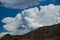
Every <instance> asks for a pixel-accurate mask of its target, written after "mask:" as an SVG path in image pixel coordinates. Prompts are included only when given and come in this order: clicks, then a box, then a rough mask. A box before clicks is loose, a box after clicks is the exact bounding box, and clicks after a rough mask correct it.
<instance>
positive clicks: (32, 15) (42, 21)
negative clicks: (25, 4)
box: [2, 4, 60, 35]
mask: <svg viewBox="0 0 60 40" xmlns="http://www.w3.org/2000/svg"><path fill="white" fill-rule="evenodd" d="M40 8H41V9H40V10H38V8H37V7H35V8H30V9H27V10H24V11H22V12H21V13H18V14H17V15H16V17H15V18H12V17H6V18H4V19H3V20H2V22H3V23H6V24H5V25H4V26H3V27H4V28H5V29H6V30H7V31H9V32H8V33H9V34H11V35H23V34H26V33H28V32H30V31H32V30H35V29H37V28H39V27H43V26H48V25H53V24H58V23H60V6H59V5H53V4H49V5H46V6H40Z"/></svg>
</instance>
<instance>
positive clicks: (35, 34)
mask: <svg viewBox="0 0 60 40" xmlns="http://www.w3.org/2000/svg"><path fill="white" fill-rule="evenodd" d="M55 38H56V39H55ZM0 40H60V24H55V25H51V26H45V27H40V28H38V29H36V30H34V31H32V32H30V33H27V34H25V35H22V36H19V35H12V36H11V35H9V34H6V35H5V36H3V37H2V38H0Z"/></svg>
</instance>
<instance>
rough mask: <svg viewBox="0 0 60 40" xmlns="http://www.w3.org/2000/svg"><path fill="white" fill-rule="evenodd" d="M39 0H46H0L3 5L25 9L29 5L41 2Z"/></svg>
mask: <svg viewBox="0 0 60 40" xmlns="http://www.w3.org/2000/svg"><path fill="white" fill-rule="evenodd" d="M39 1H45V0H0V2H1V3H2V4H1V5H2V6H5V7H10V8H19V9H21V8H22V9H24V8H27V7H29V6H33V5H37V4H39V3H38V2H39Z"/></svg>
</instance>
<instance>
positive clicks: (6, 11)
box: [0, 0, 60, 32]
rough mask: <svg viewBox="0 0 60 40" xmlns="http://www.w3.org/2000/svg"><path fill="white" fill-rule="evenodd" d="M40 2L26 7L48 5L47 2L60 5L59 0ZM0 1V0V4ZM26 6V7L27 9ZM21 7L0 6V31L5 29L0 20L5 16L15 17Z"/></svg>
mask: <svg viewBox="0 0 60 40" xmlns="http://www.w3.org/2000/svg"><path fill="white" fill-rule="evenodd" d="M39 3H40V4H38V5H35V6H29V7H28V8H32V7H36V6H37V7H38V8H39V6H40V5H48V4H55V5H60V0H54V1H53V0H46V1H40V2H39ZM1 4H2V3H1V2H0V5H1ZM28 8H27V9H28ZM22 10H23V9H12V8H8V7H4V6H0V32H5V31H7V30H5V29H4V28H3V27H2V26H3V25H4V23H2V22H1V20H2V19H3V18H5V17H15V16H16V14H17V13H20V12H21V11H22Z"/></svg>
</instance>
